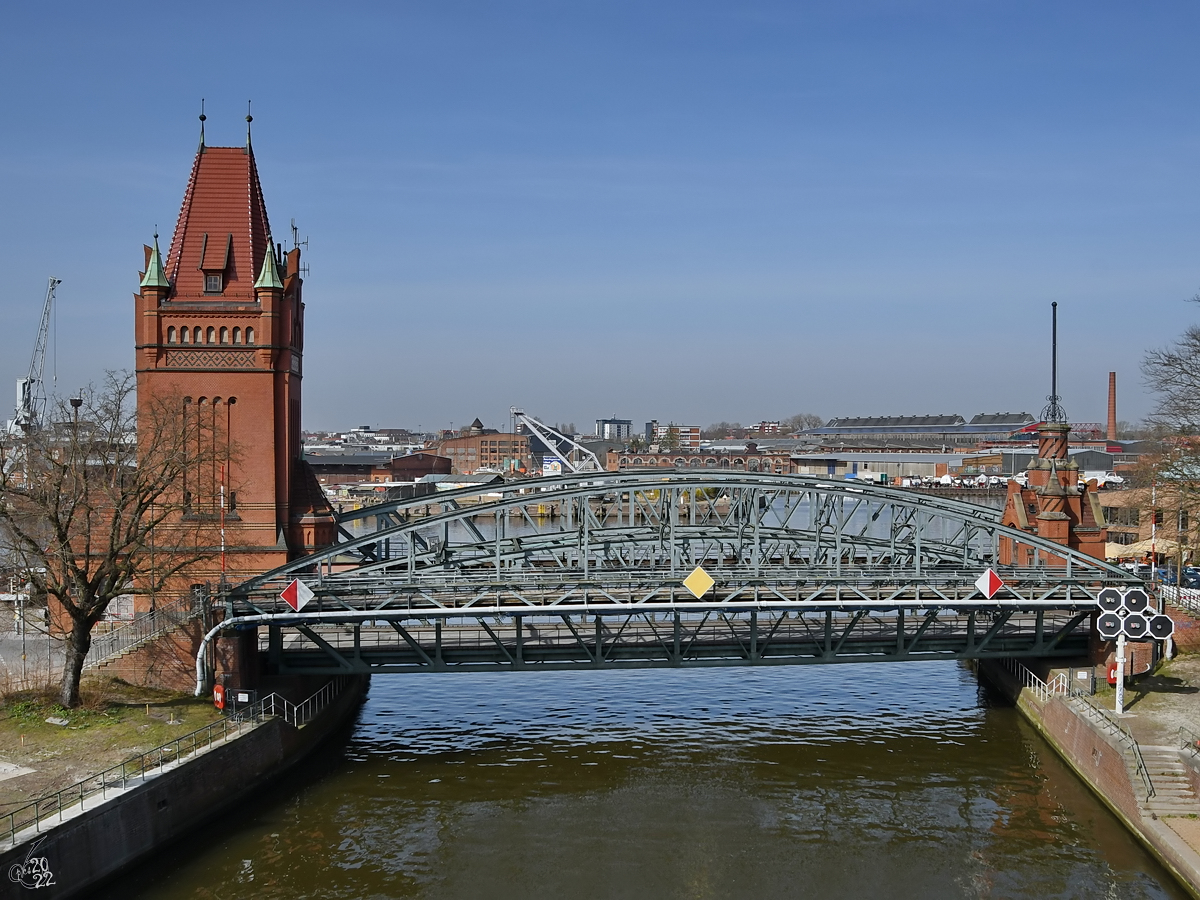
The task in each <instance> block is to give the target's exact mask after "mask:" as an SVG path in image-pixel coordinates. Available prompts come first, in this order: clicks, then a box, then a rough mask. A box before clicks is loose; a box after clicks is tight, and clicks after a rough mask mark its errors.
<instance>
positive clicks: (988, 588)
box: [975, 569, 1004, 600]
mask: <svg viewBox="0 0 1200 900" xmlns="http://www.w3.org/2000/svg"><path fill="white" fill-rule="evenodd" d="M975 587H976V588H977V589H978V590H979V593H981V594H983V596H985V597H987V598H988V599H989V600H991V599H992V598H993V597H994V596H996V591H998V590H1000V588H1002V587H1004V582H1003V581H1001V580H1000V576H999V575H997V574H996V573H995V572H993V571H992V570H991V569H988V570H987V571H986V572H984V573H983V574H982V575H980V576H979V578H978V579H976V581H975Z"/></svg>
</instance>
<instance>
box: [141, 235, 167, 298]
mask: <svg viewBox="0 0 1200 900" xmlns="http://www.w3.org/2000/svg"><path fill="white" fill-rule="evenodd" d="M170 286H171V282H170V281H168V280H167V273H166V271H165V270H164V269H163V263H162V251H161V250H159V249H158V226H157V225H155V226H154V249H153V250H151V251H150V259H149V260H148V261H147V263H146V274H145V275H143V276H142V287H155V288H170Z"/></svg>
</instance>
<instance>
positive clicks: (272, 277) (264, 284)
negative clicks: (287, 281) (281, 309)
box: [254, 234, 283, 290]
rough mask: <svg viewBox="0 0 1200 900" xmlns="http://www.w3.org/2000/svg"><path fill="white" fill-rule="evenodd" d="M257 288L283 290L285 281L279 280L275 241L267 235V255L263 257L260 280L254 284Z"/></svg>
mask: <svg viewBox="0 0 1200 900" xmlns="http://www.w3.org/2000/svg"><path fill="white" fill-rule="evenodd" d="M254 287H255V288H256V289H257V288H267V289H270V288H274V289H275V290H283V281H282V280H280V278H279V268H278V267H277V266H276V265H275V239H274V238H273V237H271V235H269V234H268V235H267V254H266V256H264V257H263V264H262V269H260V270H259V273H258V280H257V281H256V282H254Z"/></svg>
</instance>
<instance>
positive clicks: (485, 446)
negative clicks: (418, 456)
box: [430, 419, 533, 475]
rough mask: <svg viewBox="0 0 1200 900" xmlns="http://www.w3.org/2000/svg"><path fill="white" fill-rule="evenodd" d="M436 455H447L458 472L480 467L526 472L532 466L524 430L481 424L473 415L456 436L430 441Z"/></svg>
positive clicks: (527, 439) (507, 471)
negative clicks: (503, 429)
mask: <svg viewBox="0 0 1200 900" xmlns="http://www.w3.org/2000/svg"><path fill="white" fill-rule="evenodd" d="M430 449H433V450H436V451H437V453H438V455H439V456H445V457H447V458H448V459H449V460H450V461H451V464H452V470H451V471H452V472H453V473H454V474H457V475H474V474H476V473H477V472H478V471H479V470H480V469H483V470H485V471H490V472H503V473H506V474H507V473H512V472H527V471H530V470H531V469H532V468H533V465H532V459H531V458H530V452H529V437H528V436H527V435H524V434H506V433H503V432H499V431H497V430H496V429H494V428H484V427H483V423H482V422H481V421H479V419H476V420H475V421H474V422H472V423H471V424H470V425H468V426H467V427H466V428H464V429H463V430H462V431H461V432H459V434H458V436H457V437H447V438H445V439H443V440H438V441H434V442H433V446H432V447H431V448H430Z"/></svg>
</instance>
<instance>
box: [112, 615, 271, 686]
mask: <svg viewBox="0 0 1200 900" xmlns="http://www.w3.org/2000/svg"><path fill="white" fill-rule="evenodd" d="M248 634H249V633H248ZM203 638H204V626H203V624H202V623H201V622H200V620H199V619H196V620H193V621H191V622H185V623H184V624H183V625H180V626H179V627H178V628H176V629H175V630H174V631H170V632H167V633H166V634H163V635H160V636H159V637H157V638H155V639H154V640H152V641H147V642H146V643H145V644H143V645H142V646H141V647H138V648H137V649H136V650H134V651H132V652H130V653H126V654H125V655H124V656H121V657H119V658H117V659H115V660H113V661H112V662H109V663H106V664H105V665H102V666H98V667H97V668H96V669H94V670H93V671H95V672H97V673H99V674H100V675H104V676H109V677H113V678H120V679H121V680H122V681H127V682H129V683H130V684H140V685H144V686H146V687H152V688H159V689H161V690H167V691H188V692H190V691H192V690H194V689H195V687H196V653H197V652H198V651H199V649H200V641H201V640H203ZM244 657H245V648H244V647H242V646H240V644H239V640H238V638H236V637H234V636H222V637H220V638H218V639H217V641H216V658H217V672H218V673H223V672H224V673H230V674H231V675H233V676H234V677H236V673H238V672H239V671H240V670H242V669H244V668H246V667H247V663H248V661H247V660H246V659H244ZM251 665H252V664H251ZM255 668H256V667H255ZM256 674H257V671H254V672H248V673H247V676H246V677H247V679H248V680H246V681H245V682H243V681H241V680H238V682H237V684H238V686H239V687H251V686H253V681H252V680H249V679H250V678H251V677H252V676H253V675H256Z"/></svg>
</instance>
